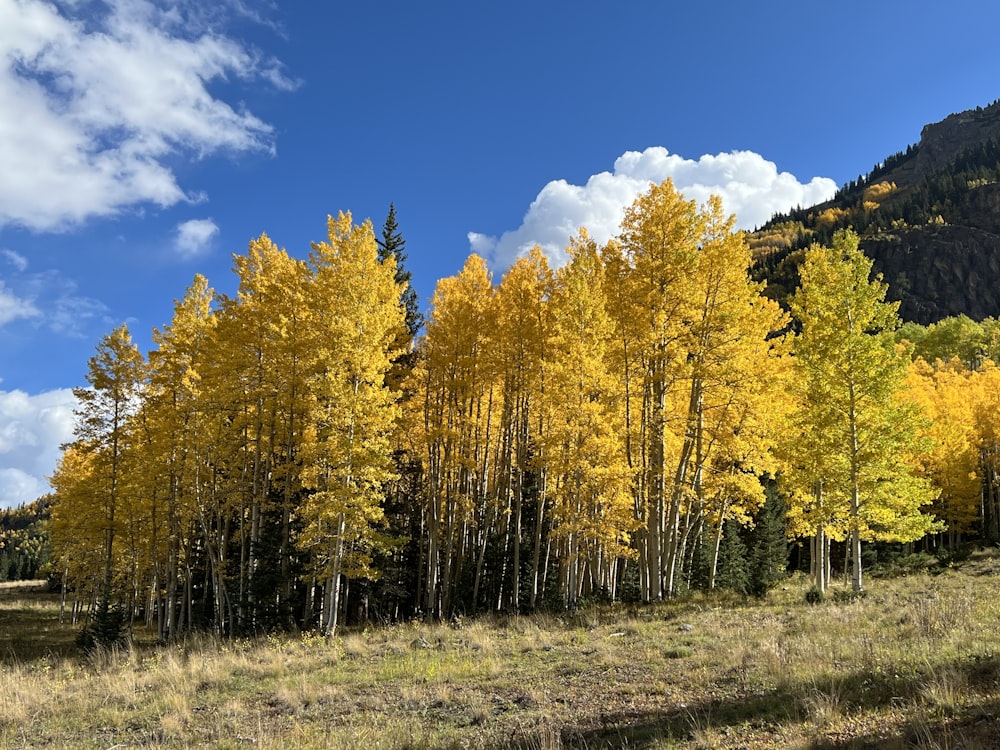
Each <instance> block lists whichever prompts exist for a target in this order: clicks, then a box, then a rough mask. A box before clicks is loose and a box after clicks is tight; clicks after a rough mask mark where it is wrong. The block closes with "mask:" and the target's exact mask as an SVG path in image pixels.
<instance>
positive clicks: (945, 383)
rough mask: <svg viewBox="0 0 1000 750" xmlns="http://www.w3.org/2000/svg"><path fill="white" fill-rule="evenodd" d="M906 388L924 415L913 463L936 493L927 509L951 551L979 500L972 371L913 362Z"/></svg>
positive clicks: (969, 523) (954, 361)
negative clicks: (924, 443)
mask: <svg viewBox="0 0 1000 750" xmlns="http://www.w3.org/2000/svg"><path fill="white" fill-rule="evenodd" d="M907 389H908V395H909V397H910V398H911V399H912V400H913V401H914V402H915V403H916V404H917V405H918V406H919V407H920V408H921V409H922V410H923V412H924V414H925V415H926V416H927V426H926V428H925V434H926V436H927V437H928V439H929V440H928V443H929V445H928V447H927V449H926V450H925V451H924V452H923V453H922V454H920V455H919V456H918V457H917V465H918V466H919V468H920V473H921V475H922V476H924V477H925V478H927V479H928V480H930V482H931V483H932V484H933V485H934V487H935V488H936V489H937V490H938V492H939V495H938V497H937V499H936V500H935V501H934V503H933V504H932V506H931V510H932V511H933V513H934V515H935V516H936V517H937V518H939V519H940V520H941V521H943V522H944V523H945V524H946V525H947V536H948V547H949V548H950V549H952V550H954V549H955V547H956V545H957V544H958V540H959V535H960V534H961V533H962V532H966V531H969V530H971V529H972V527H973V526H974V524H975V523H976V522H977V521H978V520H979V519H980V504H981V502H982V477H981V473H980V469H979V456H980V452H979V443H978V440H977V435H976V420H975V410H976V400H977V399H976V386H975V383H974V382H973V373H972V372H971V371H969V370H967V369H966V368H965V365H963V364H962V363H961V362H960V361H959V360H958V359H957V358H956V359H952V360H951V361H950V362H947V363H945V362H941V361H939V362H938V366H937V367H931V366H930V365H929V364H927V362H925V361H924V360H922V359H916V360H914V361H913V362H912V363H911V365H910V371H909V377H908V380H907ZM970 395H971V396H972V397H971V398H970Z"/></svg>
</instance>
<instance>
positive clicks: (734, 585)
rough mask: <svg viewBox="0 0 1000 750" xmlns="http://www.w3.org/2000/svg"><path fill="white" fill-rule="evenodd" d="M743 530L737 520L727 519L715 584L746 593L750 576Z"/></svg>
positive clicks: (720, 547)
mask: <svg viewBox="0 0 1000 750" xmlns="http://www.w3.org/2000/svg"><path fill="white" fill-rule="evenodd" d="M741 531H742V529H741V528H740V525H739V524H738V523H737V522H736V521H733V520H729V521H726V525H725V527H723V532H722V543H721V544H720V546H719V572H718V573H717V574H716V576H715V585H716V586H717V587H718V588H723V589H732V590H733V591H737V592H739V593H741V594H746V593H747V592H748V591H749V587H750V578H749V574H748V571H747V546H746V544H745V543H744V541H743V535H742V534H741Z"/></svg>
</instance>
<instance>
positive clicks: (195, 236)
mask: <svg viewBox="0 0 1000 750" xmlns="http://www.w3.org/2000/svg"><path fill="white" fill-rule="evenodd" d="M218 233H219V227H218V226H216V224H215V222H214V221H212V220H211V219H191V220H190V221H185V222H183V223H181V224H178V225H177V238H176V240H175V242H174V245H175V247H176V248H177V252H179V253H180V254H181V255H182V256H184V257H186V258H190V257H193V256H195V255H200V254H201V253H202V252H203V251H205V250H206V249H207V248H208V246H209V243H210V242H211V241H212V238H213V237H215V235H217V234H218Z"/></svg>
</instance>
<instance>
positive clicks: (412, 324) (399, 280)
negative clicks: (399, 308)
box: [377, 203, 424, 351]
mask: <svg viewBox="0 0 1000 750" xmlns="http://www.w3.org/2000/svg"><path fill="white" fill-rule="evenodd" d="M377 242H378V259H379V260H380V261H382V262H383V263H384V262H385V261H386V260H388V259H389V258H392V259H393V261H394V262H395V263H396V284H398V285H399V287H400V289H402V292H401V293H400V294H401V299H402V302H403V307H404V308H405V310H406V316H405V322H406V330H407V331H408V332H409V341H408V342H407V346H406V347H405V348H406V350H407V351H409V349H410V346H411V345H412V343H413V341H414V340H416V338H417V336H418V334H419V333H420V329H421V328H422V327H423V325H424V318H423V315H421V313H420V301H419V299H418V298H417V292H416V290H415V289H414V288H413V285H412V278H413V274H412V273H411V272H410V271H409V270H408V269H407V268H406V258H407V254H406V240H405V239H403V235H402V233H400V231H399V225H398V224H397V223H396V205H395V204H394V203H390V204H389V214H388V216H386V218H385V224H384V225H383V227H382V239H380V240H377Z"/></svg>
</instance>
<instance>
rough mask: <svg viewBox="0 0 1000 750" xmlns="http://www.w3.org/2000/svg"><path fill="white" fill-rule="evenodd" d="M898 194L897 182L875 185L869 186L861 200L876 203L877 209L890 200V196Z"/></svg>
mask: <svg viewBox="0 0 1000 750" xmlns="http://www.w3.org/2000/svg"><path fill="white" fill-rule="evenodd" d="M895 192H896V183H895V182H886V181H885V180H883V181H882V182H878V183H875V184H874V185H869V186H868V187H867V188H865V192H864V193H863V195H862V196H861V200H862V201H864V202H865V203H874V204H875V207H876V208H877V207H878V204H879V203H881V202H882V201H884V200H885V199H886V198H888V197H889V196H890V195H892V194H893V193H895Z"/></svg>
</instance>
